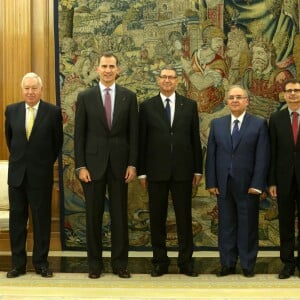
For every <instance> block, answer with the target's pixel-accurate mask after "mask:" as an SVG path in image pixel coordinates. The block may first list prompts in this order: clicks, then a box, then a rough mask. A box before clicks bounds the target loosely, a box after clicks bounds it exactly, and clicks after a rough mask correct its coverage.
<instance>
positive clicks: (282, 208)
mask: <svg viewBox="0 0 300 300" xmlns="http://www.w3.org/2000/svg"><path fill="white" fill-rule="evenodd" d="M283 90H284V98H285V101H286V103H287V108H285V109H283V110H280V111H278V112H276V113H274V114H272V115H271V117H270V122H269V128H270V138H271V167H270V174H269V185H270V186H269V192H270V195H271V196H272V197H274V198H276V197H277V203H278V212H279V236H280V258H281V261H282V262H283V263H284V267H283V269H282V270H281V271H280V273H279V276H278V277H279V278H280V279H286V278H289V277H290V276H291V275H293V274H294V272H295V268H296V266H297V268H298V269H299V270H300V258H299V251H300V250H299V247H300V246H299V245H300V244H299V243H300V234H299V232H298V241H297V242H296V243H295V216H296V215H297V217H298V231H299V228H300V225H299V224H300V221H299V220H300V138H299V119H300V118H299V114H300V81H299V80H297V79H290V80H288V81H286V82H285V83H284V86H283ZM293 124H294V125H293ZM293 127H294V130H293ZM295 244H296V245H297V248H298V249H295ZM295 250H298V257H297V258H295V257H294V251H295ZM299 276H300V275H299Z"/></svg>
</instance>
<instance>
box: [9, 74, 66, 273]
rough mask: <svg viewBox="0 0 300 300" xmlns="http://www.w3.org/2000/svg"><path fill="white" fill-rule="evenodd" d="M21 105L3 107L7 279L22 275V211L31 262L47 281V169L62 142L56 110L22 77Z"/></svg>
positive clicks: (31, 79)
mask: <svg viewBox="0 0 300 300" xmlns="http://www.w3.org/2000/svg"><path fill="white" fill-rule="evenodd" d="M21 88H22V93H23V99H24V101H22V102H19V103H15V104H11V105H8V106H7V108H6V111H5V135H6V143H7V146H8V149H9V152H10V156H9V168H8V185H9V206H10V213H9V233H10V244H11V251H12V264H13V269H12V270H11V271H9V272H8V273H7V277H8V278H14V277H18V276H19V275H22V274H25V273H26V263H27V256H26V250H25V245H26V236H27V224H28V206H29V207H30V209H31V215H32V225H33V241H34V245H33V254H32V263H33V266H34V268H35V271H36V273H37V274H40V275H41V276H43V277H52V275H53V273H52V270H51V269H49V266H48V261H47V258H48V252H49V245H50V231H51V202H52V187H53V165H54V163H55V161H56V159H57V156H58V154H59V151H60V148H61V147H62V143H63V130H62V114H61V110H60V108H59V107H57V106H54V105H52V104H50V103H47V102H44V101H43V100H41V96H42V91H43V83H42V80H41V78H40V77H39V76H38V75H37V74H35V73H27V74H26V75H25V76H24V77H23V80H22V83H21Z"/></svg>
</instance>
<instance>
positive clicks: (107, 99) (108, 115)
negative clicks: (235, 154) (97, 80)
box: [104, 88, 111, 129]
mask: <svg viewBox="0 0 300 300" xmlns="http://www.w3.org/2000/svg"><path fill="white" fill-rule="evenodd" d="M105 92H106V93H105V99H104V100H105V103H104V106H105V114H106V120H107V125H108V128H109V129H111V96H110V93H109V92H110V89H108V88H106V89H105Z"/></svg>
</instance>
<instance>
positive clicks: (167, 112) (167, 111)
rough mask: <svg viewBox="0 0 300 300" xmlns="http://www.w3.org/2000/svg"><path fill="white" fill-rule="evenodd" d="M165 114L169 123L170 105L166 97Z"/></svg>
mask: <svg viewBox="0 0 300 300" xmlns="http://www.w3.org/2000/svg"><path fill="white" fill-rule="evenodd" d="M166 114H167V117H168V120H169V123H170V125H171V107H170V99H169V98H167V99H166Z"/></svg>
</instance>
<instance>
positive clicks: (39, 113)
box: [25, 100, 47, 139]
mask: <svg viewBox="0 0 300 300" xmlns="http://www.w3.org/2000/svg"><path fill="white" fill-rule="evenodd" d="M46 112H47V107H46V105H45V104H44V102H43V101H42V100H40V104H39V108H38V110H37V113H36V117H35V120H34V123H33V127H32V131H31V134H30V138H31V137H32V136H33V135H34V132H35V131H36V128H39V123H40V122H41V121H42V120H43V119H44V118H45V114H46ZM25 135H26V130H25ZM30 138H29V139H30Z"/></svg>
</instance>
